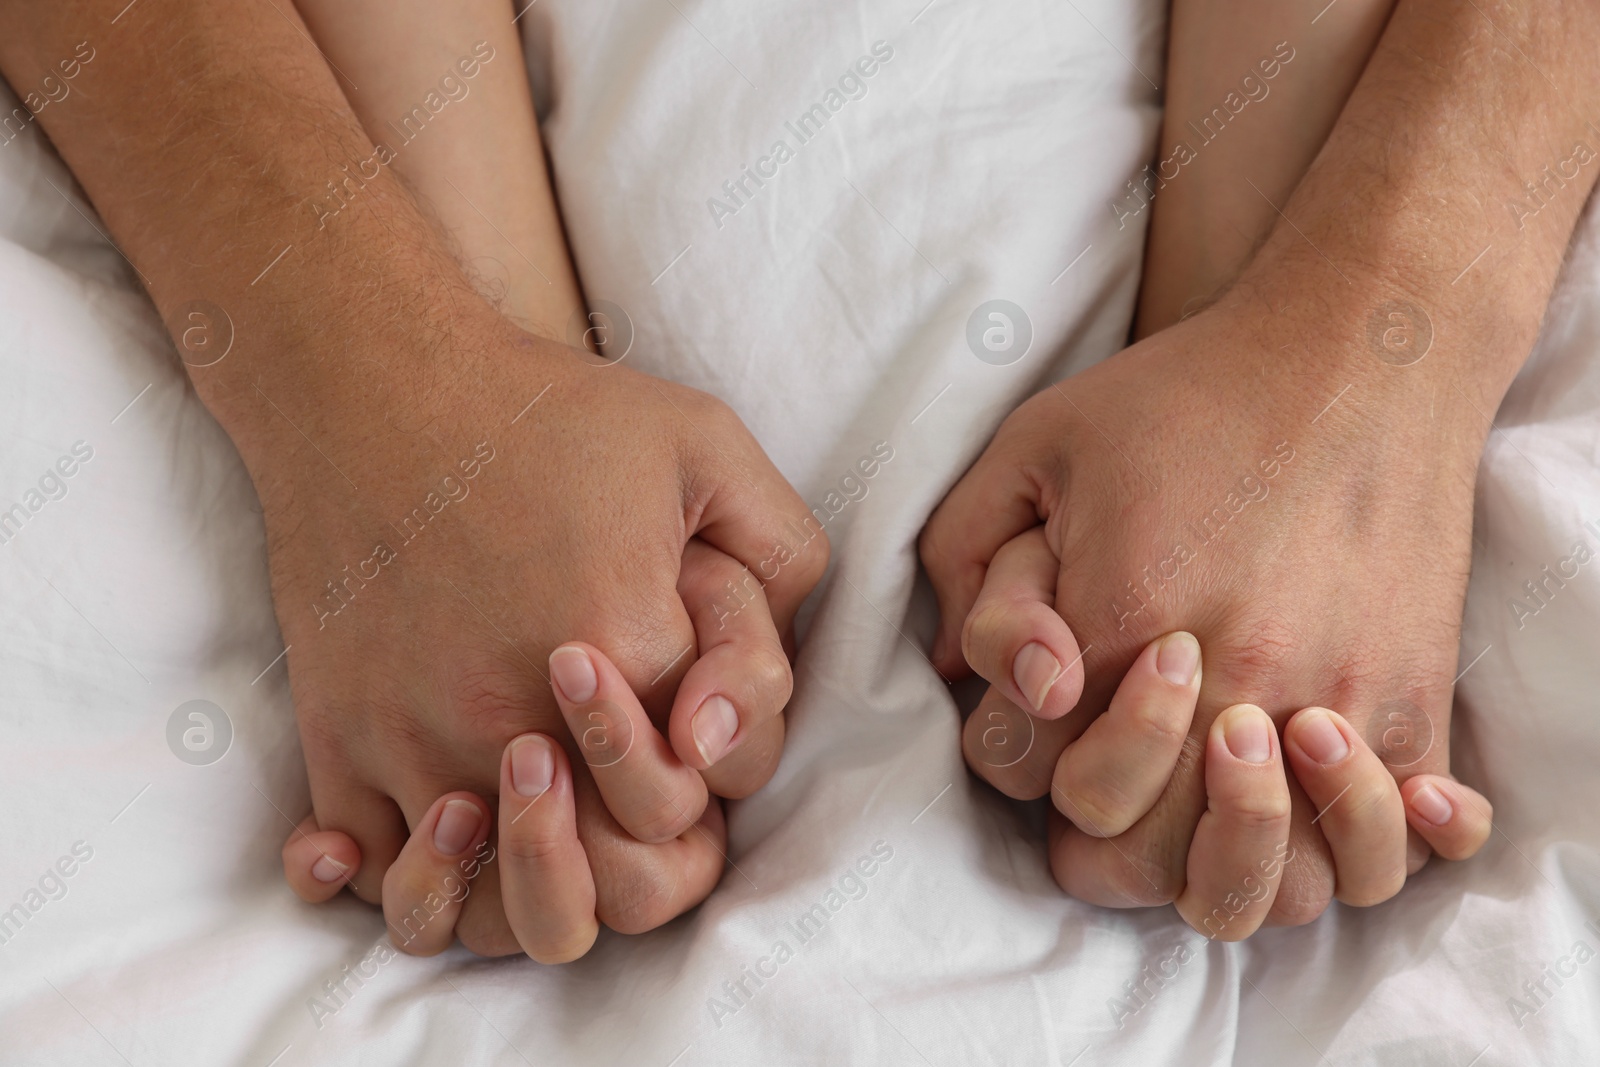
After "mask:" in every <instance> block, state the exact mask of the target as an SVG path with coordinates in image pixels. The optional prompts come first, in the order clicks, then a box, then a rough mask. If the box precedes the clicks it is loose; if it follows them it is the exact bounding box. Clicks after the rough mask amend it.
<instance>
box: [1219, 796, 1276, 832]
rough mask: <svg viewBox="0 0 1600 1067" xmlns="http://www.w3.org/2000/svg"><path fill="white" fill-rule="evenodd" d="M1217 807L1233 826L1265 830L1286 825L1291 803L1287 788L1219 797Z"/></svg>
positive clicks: (1248, 830)
mask: <svg viewBox="0 0 1600 1067" xmlns="http://www.w3.org/2000/svg"><path fill="white" fill-rule="evenodd" d="M1219 807H1220V814H1222V816H1223V817H1224V818H1226V819H1227V820H1228V822H1229V824H1231V825H1232V826H1233V827H1235V828H1236V829H1238V830H1240V831H1243V832H1245V833H1252V832H1262V833H1265V832H1267V831H1272V830H1277V829H1279V828H1281V827H1284V826H1287V825H1288V822H1289V812H1290V809H1291V807H1292V803H1291V801H1290V799H1289V791H1288V790H1287V789H1272V790H1247V791H1241V792H1237V793H1232V794H1230V795H1228V796H1226V797H1223V798H1222V799H1221V803H1220V805H1219Z"/></svg>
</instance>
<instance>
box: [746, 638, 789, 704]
mask: <svg viewBox="0 0 1600 1067" xmlns="http://www.w3.org/2000/svg"><path fill="white" fill-rule="evenodd" d="M745 669H746V670H748V671H749V672H750V682H749V695H750V699H751V706H752V707H756V708H769V709H770V710H771V711H774V712H775V711H777V710H779V709H781V708H782V707H783V706H784V705H785V704H787V703H789V697H790V696H791V695H792V694H793V693H794V668H793V667H791V666H790V665H789V657H788V656H787V655H785V654H784V651H783V648H782V646H780V645H779V644H778V643H777V642H776V641H772V642H770V643H766V642H764V643H762V644H761V645H758V646H756V647H755V648H752V649H751V650H750V653H749V655H748V656H747V657H746V659H745Z"/></svg>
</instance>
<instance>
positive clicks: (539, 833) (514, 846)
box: [500, 798, 570, 867]
mask: <svg viewBox="0 0 1600 1067" xmlns="http://www.w3.org/2000/svg"><path fill="white" fill-rule="evenodd" d="M541 799H542V798H541ZM538 802H539V801H537V800H536V801H534V803H535V804H537V803H538ZM569 842H570V839H569V838H568V837H567V836H566V835H564V834H562V833H561V832H560V831H557V830H553V829H552V830H546V829H544V828H543V827H541V826H539V824H538V821H537V820H536V819H530V820H529V824H528V825H518V826H513V827H512V828H511V832H510V833H508V834H502V835H501V838H500V851H501V853H502V854H503V855H504V856H505V857H506V858H507V859H510V860H514V861H516V862H517V863H521V864H526V865H528V866H530V867H541V866H549V865H552V864H554V863H556V862H558V861H559V860H561V858H562V857H563V854H564V853H565V851H566V848H567V845H568V844H569Z"/></svg>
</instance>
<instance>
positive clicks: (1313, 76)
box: [1135, 0, 1394, 337]
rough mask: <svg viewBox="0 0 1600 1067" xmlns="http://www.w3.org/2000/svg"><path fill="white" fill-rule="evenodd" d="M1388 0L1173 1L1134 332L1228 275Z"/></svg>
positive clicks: (1325, 119) (1201, 300)
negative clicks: (1163, 105) (1162, 109)
mask: <svg viewBox="0 0 1600 1067" xmlns="http://www.w3.org/2000/svg"><path fill="white" fill-rule="evenodd" d="M1393 6H1394V0H1335V2H1334V3H1332V4H1329V3H1328V2H1327V0H1292V2H1290V3H1281V2H1264V0H1173V4H1172V17H1171V27H1170V31H1169V35H1168V44H1167V57H1168V58H1167V77H1166V89H1165V92H1166V112H1165V116H1164V118H1163V121H1162V127H1161V140H1160V142H1159V145H1158V149H1159V151H1158V156H1157V160H1156V162H1155V163H1154V164H1153V165H1152V167H1151V169H1150V170H1149V171H1146V172H1145V173H1144V174H1143V175H1141V176H1140V178H1139V179H1137V180H1136V181H1135V187H1136V188H1135V193H1136V194H1137V195H1136V201H1141V200H1143V199H1144V198H1145V197H1146V196H1152V197H1153V199H1152V200H1151V201H1150V207H1149V209H1148V210H1150V211H1151V212H1152V215H1151V219H1150V233H1149V238H1148V242H1147V252H1146V256H1145V270H1144V280H1143V283H1142V288H1141V291H1140V299H1139V316H1138V323H1137V329H1136V335H1137V336H1139V337H1144V336H1147V335H1149V334H1152V333H1155V332H1156V331H1157V330H1160V329H1163V328H1165V327H1167V326H1170V325H1172V323H1174V322H1177V321H1178V320H1179V319H1180V318H1182V317H1183V316H1184V315H1185V314H1188V313H1191V312H1193V311H1195V310H1197V309H1198V308H1199V307H1202V306H1204V305H1205V304H1206V303H1208V302H1209V301H1210V300H1211V299H1212V298H1213V297H1214V296H1215V295H1216V294H1217V293H1218V292H1220V291H1221V290H1222V289H1223V288H1224V287H1226V286H1227V285H1228V283H1230V282H1232V281H1233V280H1234V278H1236V277H1237V276H1238V274H1239V272H1240V271H1241V270H1242V269H1243V268H1244V265H1245V264H1246V263H1247V262H1248V261H1249V259H1250V256H1251V254H1252V253H1253V252H1254V251H1255V250H1256V248H1257V247H1258V246H1259V245H1260V243H1261V242H1262V241H1263V240H1265V239H1266V236H1267V233H1268V232H1269V231H1270V230H1271V229H1272V226H1273V224H1274V223H1275V222H1277V220H1278V213H1277V208H1281V207H1282V206H1283V204H1284V202H1285V201H1287V200H1288V198H1289V194H1290V193H1291V192H1293V191H1294V187H1295V186H1296V185H1297V184H1299V181H1300V178H1301V177H1302V176H1303V175H1304V174H1305V172H1306V168H1307V167H1309V166H1310V165H1311V161H1312V160H1313V159H1314V158H1316V155H1317V152H1318V151H1320V150H1321V148H1322V145H1323V142H1324V141H1326V140H1327V138H1328V134H1329V132H1330V131H1331V130H1332V129H1333V125H1334V122H1335V121H1336V120H1337V119H1338V117H1339V111H1340V109H1341V108H1343V107H1344V104H1345V101H1346V100H1347V99H1348V98H1349V96H1350V92H1351V90H1352V89H1354V88H1355V84H1356V80H1357V79H1358V78H1359V77H1360V76H1361V71H1362V68H1364V67H1365V66H1366V63H1367V59H1368V57H1369V56H1370V55H1371V53H1372V49H1373V47H1374V46H1375V45H1376V44H1377V41H1378V37H1379V35H1380V34H1381V33H1382V32H1383V27H1384V24H1385V22H1386V21H1387V20H1388V17H1389V13H1390V11H1391V10H1392V8H1393Z"/></svg>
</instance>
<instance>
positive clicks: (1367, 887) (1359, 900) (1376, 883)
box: [1333, 860, 1406, 908]
mask: <svg viewBox="0 0 1600 1067" xmlns="http://www.w3.org/2000/svg"><path fill="white" fill-rule="evenodd" d="M1405 884H1406V869H1405V862H1404V861H1403V860H1402V861H1401V862H1400V863H1399V865H1397V866H1394V867H1390V868H1389V869H1387V870H1384V871H1381V872H1378V873H1377V874H1375V875H1373V876H1371V877H1370V878H1368V879H1367V880H1366V881H1365V882H1364V883H1363V885H1362V891H1360V892H1352V891H1349V890H1347V889H1345V888H1344V887H1343V885H1342V884H1341V883H1339V882H1336V883H1335V886H1334V894H1333V895H1334V899H1336V900H1338V901H1339V902H1340V903H1342V904H1348V905H1349V906H1350V907H1352V908H1370V907H1372V906H1373V905H1375V904H1382V903H1383V902H1384V901H1386V900H1389V899H1391V898H1393V897H1394V896H1395V894H1397V893H1399V892H1400V890H1401V889H1403V888H1404V887H1405Z"/></svg>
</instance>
